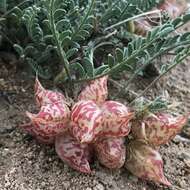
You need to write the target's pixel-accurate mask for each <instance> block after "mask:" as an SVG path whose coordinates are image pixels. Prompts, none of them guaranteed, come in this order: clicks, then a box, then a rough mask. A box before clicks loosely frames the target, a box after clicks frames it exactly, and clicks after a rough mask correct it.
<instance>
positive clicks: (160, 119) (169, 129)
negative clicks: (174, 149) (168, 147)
mask: <svg viewBox="0 0 190 190" xmlns="http://www.w3.org/2000/svg"><path fill="white" fill-rule="evenodd" d="M187 119H188V117H187V116H178V117H174V116H172V115H170V114H166V113H157V114H149V115H147V116H145V117H144V118H143V119H142V120H140V121H135V122H134V123H133V125H132V134H133V136H134V137H135V138H136V139H143V140H145V141H147V142H148V143H149V144H150V145H152V146H160V145H163V144H166V143H167V142H168V141H169V140H171V139H173V138H174V137H175V136H176V135H177V134H178V133H179V132H180V131H181V129H182V128H183V126H184V125H185V124H186V122H187Z"/></svg>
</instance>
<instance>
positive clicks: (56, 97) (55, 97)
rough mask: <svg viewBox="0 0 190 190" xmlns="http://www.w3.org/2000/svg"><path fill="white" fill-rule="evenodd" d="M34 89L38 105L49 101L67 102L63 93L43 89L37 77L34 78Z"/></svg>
mask: <svg viewBox="0 0 190 190" xmlns="http://www.w3.org/2000/svg"><path fill="white" fill-rule="evenodd" d="M34 91H35V99H36V103H37V105H38V106H39V107H41V106H42V105H45V104H49V103H50V104H52V103H56V104H67V102H66V99H65V97H64V95H63V94H61V93H59V92H54V91H51V90H46V89H44V87H43V86H42V85H41V83H40V81H39V80H38V78H36V82H35V86H34Z"/></svg>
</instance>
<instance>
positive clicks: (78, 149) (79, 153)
mask: <svg viewBox="0 0 190 190" xmlns="http://www.w3.org/2000/svg"><path fill="white" fill-rule="evenodd" d="M55 149H56V152H57V154H58V156H59V157H60V158H61V160H63V161H64V162H66V163H67V164H68V165H69V166H70V167H72V168H73V169H75V170H78V171H80V172H82V173H90V172H91V169H90V165H89V161H90V160H91V156H92V154H91V151H90V148H89V146H88V145H87V144H80V143H79V142H77V141H76V140H75V138H73V137H72V136H71V135H69V134H64V135H63V136H57V137H56V140H55Z"/></svg>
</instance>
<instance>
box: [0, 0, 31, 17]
mask: <svg viewBox="0 0 190 190" xmlns="http://www.w3.org/2000/svg"><path fill="white" fill-rule="evenodd" d="M28 1H31V0H25V1H23V2H21V3H19V4H18V5H16V6H14V7H13V8H12V9H10V10H8V11H7V12H6V13H5V14H3V15H2V16H0V19H1V18H4V17H6V16H7V15H8V14H10V13H11V12H12V11H13V10H14V9H15V7H20V6H21V5H23V4H24V3H26V2H28Z"/></svg>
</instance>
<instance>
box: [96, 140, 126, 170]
mask: <svg viewBox="0 0 190 190" xmlns="http://www.w3.org/2000/svg"><path fill="white" fill-rule="evenodd" d="M94 148H95V151H96V155H97V157H98V160H99V161H100V163H101V164H102V165H104V166H106V167H108V168H110V169H116V168H121V167H122V166H123V165H124V162H125V157H126V148H125V146H124V138H123V137H120V138H103V139H99V140H98V141H97V142H96V143H95V144H94Z"/></svg>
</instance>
